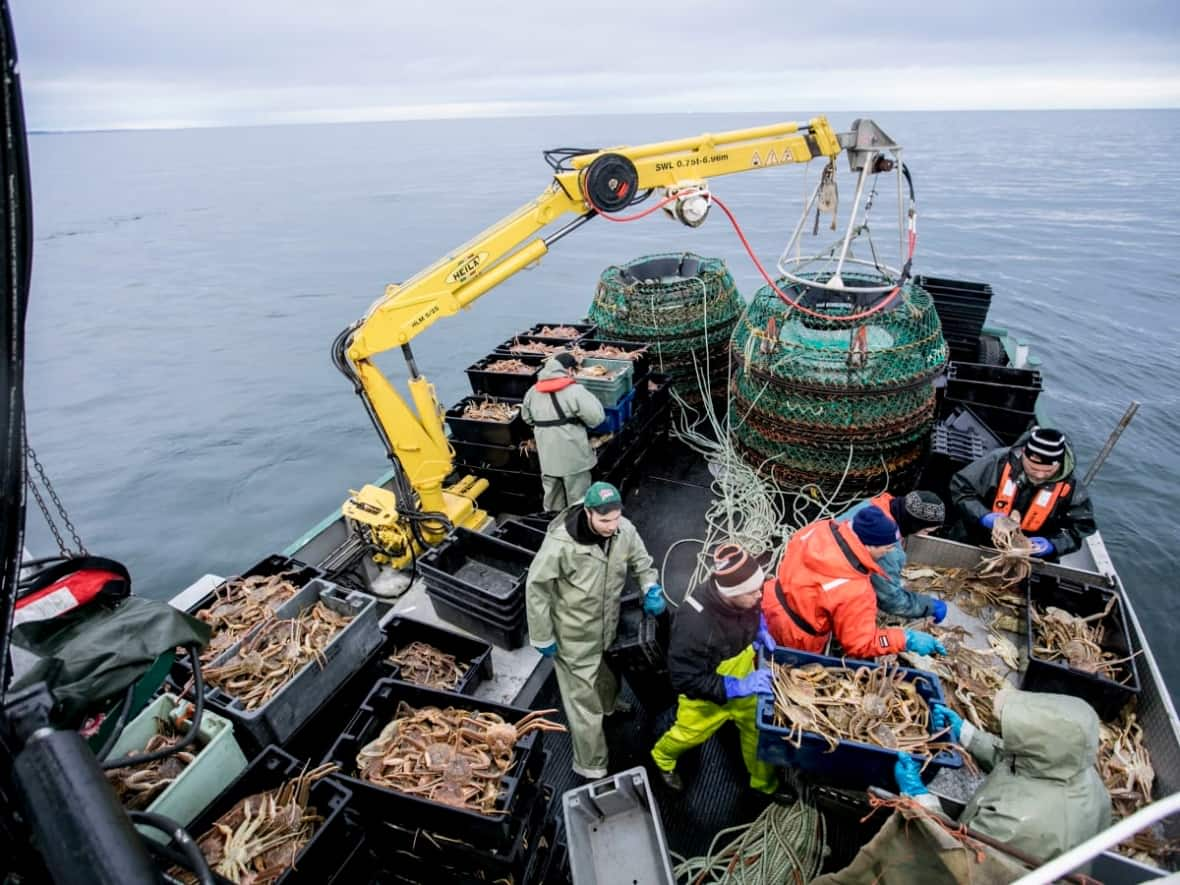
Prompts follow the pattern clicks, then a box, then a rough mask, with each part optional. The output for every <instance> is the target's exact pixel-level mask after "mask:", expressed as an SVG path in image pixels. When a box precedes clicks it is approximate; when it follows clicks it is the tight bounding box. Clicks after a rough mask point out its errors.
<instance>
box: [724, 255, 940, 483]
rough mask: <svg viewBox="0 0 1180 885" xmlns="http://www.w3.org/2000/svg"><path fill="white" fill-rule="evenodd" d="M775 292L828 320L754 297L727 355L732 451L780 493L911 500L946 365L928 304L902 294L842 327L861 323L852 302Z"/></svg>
mask: <svg viewBox="0 0 1180 885" xmlns="http://www.w3.org/2000/svg"><path fill="white" fill-rule="evenodd" d="M843 279H844V282H845V284H846V285H849V286H853V287H855V286H857V285H858V284H859V285H860V286H873V285H881V284H882V282H883V280H882V279H881V278H879V277H875V276H870V275H864V274H844V277H843ZM820 281H823V280H822V277H821V278H820ZM777 285H778V287H779V288H780V289H782V290H783V291H785V292H786V293H787V294H789V295H790V296H791V298H792V299H793V300H795V301H797V302H799V303H808V302H811V303H812V304H813V307H815V308H816V309H817V310H818V309H822V311H823V313H824V315H825V316H830V317H832V319H826V318H824V317H822V316H817V315H816V314H815V312H814V311H812V312H809V313H803V312H801V311H797V310H794V309H793V308H790V307H789V306H787V305H785V304H784V303H783V301H782V299H781V298H779V297H778V295H777V293H776V292H775V291H774V290H773V289H772V288H771V287H770V286H764V287H763V288H761V289H759V290H758V292H757V294H756V295H755V297H754V302H753V303H752V304H751V305H750V307H749V309H748V310H747V311H746V313H745V315H744V316H743V317H742V318H741V320H740V321H739V322H738V323H737V325H736V328H735V329H734V334H733V340H732V345H731V355H732V359H733V363H734V368H733V380H732V383H731V401H730V409H731V416H732V419H731V425H732V426H733V428H734V432H735V437H736V439H735V444H736V446H737V448H738V450H739V451H741V452H742V455H743V457H745V459H746V460H747V461H748V462H749V463H750V464H752V465H754V466H755V467H756V468H757V469H758V470H759V472H760V473H762V474H763V475H765V476H768V477H771V478H772V479H773V480H774V482H775V483H776V484H778V485H779V486H780V487H782V488H790V489H795V488H800V487H805V486H808V485H814V486H815V487H816V488H817V490H818V491H819V493H820V494H822V495H825V496H827V495H833V496H834V495H835V494H837V491H839V492H840V493H842V494H843V495H845V496H849V497H866V496H869V495H873V494H876V493H878V492H880V491H882V490H883V489H886V488H891V489H894V490H899V489H900V490H903V491H904V490H906V489H909V488H912V484H913V482H914V480H915V479H916V476H917V472H918V470H919V469H920V466H921V457H922V454H923V452H924V448H925V443H926V439H927V437H928V435H929V432H930V429H931V426H932V424H933V421H934V406H935V394H934V385H933V380H934V378H935V376H936V375H937V374H938V373H939V372H940V371H941V369H942V367H943V365H944V363H945V362H946V358H947V347H946V342H945V341H944V340H943V337H942V327H941V325H940V324H939V320H938V314H937V312H936V311H935V309H934V302H933V299H931V297H930V296H929V295H928V294H927V293H926V292H925V291H924V290H922V289H921V288H919V287H917V286H915V285H913V284H906V285H905V287H904V288H903V289H902V291H901V293H900V295H899V296H898V297H897V298H896V299H895V301H894V302H893V303H892V304H891V305H890V306H889V307H887V308H886V309H883V310H879V311H877V312H875V313H873V314H872V315H871V316H865V317H864V318H863V319H860V320H856V321H853V322H848V321H841V320H840V319H839V317H841V316H851V315H852V314H853V313H854V312H855V313H859V312H861V308H860V307H859V306H858V305H857V304H856V302H855V299H842V298H840V297H839V296H833V295H827V294H823V293H822V292H821V290H818V289H814V290H813V289H811V287H808V286H804V285H800V284H789V283H788V282H787V281H785V280H780V281H779V283H778V284H777ZM817 295H818V303H815V302H816V301H817V297H816V296H817Z"/></svg>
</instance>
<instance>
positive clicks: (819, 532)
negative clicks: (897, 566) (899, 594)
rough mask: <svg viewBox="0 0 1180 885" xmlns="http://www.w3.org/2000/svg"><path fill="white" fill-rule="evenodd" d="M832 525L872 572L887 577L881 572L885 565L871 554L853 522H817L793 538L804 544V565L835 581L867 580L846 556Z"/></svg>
mask: <svg viewBox="0 0 1180 885" xmlns="http://www.w3.org/2000/svg"><path fill="white" fill-rule="evenodd" d="M832 525H835V526H836V528H837V529H838V530H839V532H840V536H841V537H842V538H844V540H845V541H847V542H848V547H849V549H851V550H852V552H853V553H854V554H855V555H856V557H857V559H859V560H860V562H861V563H862V564H863V565H864V566H866V567H867V568H868V569H869V571H870V572H872V573H875V574H878V575H883V574H885V572H883V571H882V570H881V566H879V565H878V564H877V563H876V561H875V560H874V559H873V557H871V556H870V555H869V551H868V550H867V549H866V548H865V545H864V544H862V543H861V541H860V538H858V537H857V536H856V534H855V533H854V532H853V531H852V524H851V523H850V522H847V523H835V522H834V521H833V520H830V519H824V520H821V521H819V522H813V523H812V524H811V525H809V526H806V527H805V528H803V529H801V530H800V531H799V532H798V533H796V535H795V536H794V537H792V538H791V540H792V541H794V540H795V537H798V538H799V540H800V541H801V542H802V543H803V550H802V559H803V565H805V566H806V567H807V568H809V569H810V570H811V571H813V572H815V573H817V574H820V575H826V576H828V577H832V578H860V577H864V572H862V571H860V570H859V569H857V568H856V566H854V565H853V564H852V563H850V562H849V561H848V557H847V556H845V555H844V551H843V550H841V549H840V545H839V544H837V543H836V539H835V538H833V537H832V530H831V528H830V526H832Z"/></svg>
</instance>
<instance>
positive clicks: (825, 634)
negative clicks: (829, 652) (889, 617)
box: [762, 507, 946, 658]
mask: <svg viewBox="0 0 1180 885" xmlns="http://www.w3.org/2000/svg"><path fill="white" fill-rule="evenodd" d="M899 537H900V536H899V535H898V531H897V523H895V522H894V521H893V520H892V519H890V518H889V517H888V516H886V515H885V513H884V512H883V511H882V510H881V509H880V508H878V507H867V508H865V509H863V510H861V511H860V512H858V513H857V514H856V516H854V517H853V518H852V520H851V522H845V523H838V522H836V521H835V520H832V519H823V520H820V521H819V522H814V523H812V524H811V525H809V526H805V527H804V528H802V529H800V530H799V531H797V532H796V533H795V534H794V535H793V536H792V537H791V540H790V543H788V544H787V549H786V552H785V553H784V554H783V558H782V562H781V563H780V564H779V567H778V574H777V575H776V576H775V578H774V579H772V580H770V581H767V582H766V584H765V586H764V588H763V592H762V614H763V617H764V618H765V619H766V626H767V628H768V630H769V632H770V635H771V637H772V638H773V639H774V641H775V643H776V644H777V645H786V646H790V647H791V648H797V649H800V650H801V651H807V652H813V653H819V654H822V653H823V652H824V651H825V649H826V648H827V645H828V641H829V640H830V639H831V637H832V634H833V633H834V634H835V636H836V639H837V640H839V642H840V646H841V648H842V649H843V651H844V654H846V655H848V656H849V657H853V658H874V657H879V656H881V655H890V654H896V653H897V652H899V651H911V652H914V653H916V654H921V655H928V654H931V653H934V652H937V653H938V654H946V649H945V648H944V647H943V645H942V643H941V642H939V641H938V640H936V639H935V638H934V637H933V636H931V635H930V634H929V633H923V632H921V631H919V630H902V629H900V628H898V627H887V628H885V629H878V627H877V594H876V592H875V591H874V590H873V585H872V580H871V579H872V577H873V576H874V575H878V576H883V575H884V572H883V571H882V569H881V566H880V565H878V564H877V560H879V559H880V558H881V557H883V556H885V555H886V554H887V553H888V552H889V551H890V550H891V549H892V548H893V544H894V543H895V542H896V541H897V540H898V538H899Z"/></svg>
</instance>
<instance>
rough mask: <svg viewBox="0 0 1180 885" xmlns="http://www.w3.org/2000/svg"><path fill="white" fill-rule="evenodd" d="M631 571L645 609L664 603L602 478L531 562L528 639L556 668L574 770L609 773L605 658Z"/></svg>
mask: <svg viewBox="0 0 1180 885" xmlns="http://www.w3.org/2000/svg"><path fill="white" fill-rule="evenodd" d="M628 573H630V574H631V575H633V576H634V577H635V579H636V581H637V582H638V583H639V586H640V587H642V588H643V589H644V591H645V592H644V602H643V609H644V611H645V612H647V613H648V614H653V615H654V614H659V613H660V612H662V611H663V610H664V605H665V603H664V595H663V594H664V591H663V589H662V588H661V587H660V585H659V573H658V572H657V571H656V570H655V569H654V568H653V567H652V559H651V555H650V554H649V553H648V552H647V548H646V547H645V546H644V544H643V540H642V539H641V538H640V537H639V532H638V531H636V529H635V526H634V525H632V524H631V522H630V520H628V519H627V518H626V517H625V516H623V501H622V497H621V496H620V495H619V490H618V489H616V488H615V487H614V486H612V485H611V484H610V483H605V482H596V483H594V484H593V485H591V486H590V488H589V489H587V490H586V495H585V498H584V499H583V501H582V502H581V503H579V504H575V505H573V506H571V507H567V508H566V509H565V510H563V511H562V512H561V513H559V514H558V515H557V518H556V519H554V520H553V522H551V523H550V524H549V529H548V531H547V532H546V534H545V540H544V542H543V543H542V544H541V549H540V550H539V551H538V552H537V555H536V557H535V558H534V559H533V564H532V565H531V566H530V567H529V574H528V583H527V585H526V591H525V594H526V599H527V604H528V620H529V641H530V642H531V643H532V645H533V647H534V648H536V649H537V651H539V652H540V653H541V654H543V655H545V656H546V657H552V658H553V659H554V663H555V665H556V669H557V686H558V688H559V689H560V690H561V701H562V704H563V705H564V706H565V714H566V719H567V720H568V722H569V729H570V736H571V738H572V739H573V747H574V771H575V772H577V773H578V774H580V775H581V776H582V777H585V778H591V779H593V778H601V777H606V775H607V762H608V759H607V748H606V735H605V734H604V733H603V730H602V720H603V717H604V716H609V715H610V714H611V713H613V712H615V709H616V704H617V701H618V694H619V684H618V681H617V680H616V679H615V676H614V674H613V673H612V672H611V670H610V668H609V667H608V666H607V665H606V661H605V659H604V657H603V655H604V653H605V651H606V649H608V648H609V647H610V645H611V643H612V642H614V639H615V632H616V630H617V629H618V625H619V597H620V596H622V593H623V584H624V583H625V582H626V580H627V575H628Z"/></svg>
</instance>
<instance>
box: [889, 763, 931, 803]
mask: <svg viewBox="0 0 1180 885" xmlns="http://www.w3.org/2000/svg"><path fill="white" fill-rule="evenodd" d="M893 777H894V779H895V780H896V781H897V789H898V792H901V793H905V794H906V795H907V796H921V795H922V794H923V793H929V792H930V791H929V790H927V789H926V785H925V784H924V783H922V775H921V772H920V770H919V768H918V763H917V762H915V761H914V757H913V756H911V755H910V754H909V753H898V754H897V762H896V763H895V764H894V766H893Z"/></svg>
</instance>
